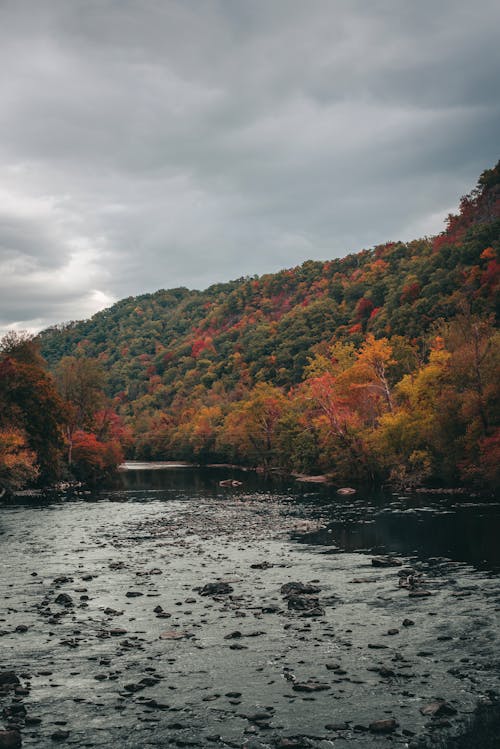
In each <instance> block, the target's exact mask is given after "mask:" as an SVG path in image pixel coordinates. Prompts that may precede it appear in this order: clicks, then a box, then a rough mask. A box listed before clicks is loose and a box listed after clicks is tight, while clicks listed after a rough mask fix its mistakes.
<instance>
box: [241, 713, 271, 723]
mask: <svg viewBox="0 0 500 749" xmlns="http://www.w3.org/2000/svg"><path fill="white" fill-rule="evenodd" d="M245 717H246V719H247V720H249V721H251V722H252V723H255V722H256V721H259V720H260V721H262V720H272V718H273V716H272V715H271V713H268V712H264V711H262V712H257V713H250V714H249V715H246V716H245Z"/></svg>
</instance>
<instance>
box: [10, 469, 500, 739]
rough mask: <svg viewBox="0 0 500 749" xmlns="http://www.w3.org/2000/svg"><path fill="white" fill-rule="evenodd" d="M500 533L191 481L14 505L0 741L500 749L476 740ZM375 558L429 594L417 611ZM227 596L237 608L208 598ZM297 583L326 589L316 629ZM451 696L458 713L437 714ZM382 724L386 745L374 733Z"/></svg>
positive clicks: (473, 511)
mask: <svg viewBox="0 0 500 749" xmlns="http://www.w3.org/2000/svg"><path fill="white" fill-rule="evenodd" d="M226 478H234V479H237V480H239V481H242V485H241V486H238V487H236V488H225V487H221V486H220V485H219V482H220V481H221V480H223V479H226ZM499 518H500V510H499V506H498V505H497V504H494V503H489V504H487V503H481V502H480V501H479V500H477V498H469V500H467V501H465V500H464V499H463V498H461V501H460V502H457V501H456V499H453V498H450V497H445V498H443V497H439V498H436V497H424V496H417V497H400V498H398V497H396V496H385V497H384V496H381V495H377V496H368V495H363V494H358V495H355V496H354V498H353V497H340V496H338V495H336V494H335V493H332V491H331V490H328V489H325V488H324V487H316V486H314V487H311V486H309V485H303V486H302V487H301V486H300V485H297V484H295V483H294V482H292V481H290V480H285V479H281V478H275V479H274V480H272V481H269V480H266V479H265V478H263V477H261V476H258V475H256V474H254V473H250V472H248V473H241V472H236V471H231V470H229V469H205V470H200V469H192V468H189V467H175V468H174V467H171V468H168V469H164V470H154V471H149V470H146V469H143V470H134V471H128V472H125V473H121V474H120V476H119V478H118V480H117V482H116V483H115V485H114V486H113V487H111V488H109V489H106V490H101V491H98V492H93V493H90V494H83V495H80V496H74V495H73V496H71V495H64V494H62V495H60V496H57V497H54V498H53V500H52V501H50V502H48V503H47V502H45V503H42V502H37V501H36V500H35V501H32V500H31V501H28V500H27V499H26V500H22V501H18V502H17V503H14V504H12V505H9V506H5V507H3V508H2V510H1V512H0V544H1V546H0V562H1V564H2V578H1V588H2V590H1V593H2V600H3V602H4V605H3V610H2V613H1V614H0V635H1V636H0V658H1V665H0V671H1V670H2V669H13V670H14V671H15V672H16V674H17V676H18V677H19V681H20V685H19V686H20V687H21V691H20V693H19V694H17V695H16V694H15V693H14V692H13V690H12V689H9V690H8V691H7V690H5V692H6V693H5V694H4V697H3V698H1V697H0V702H1V705H2V708H3V709H4V725H6V726H8V725H11V724H17V725H18V726H19V727H20V729H21V732H22V736H23V746H25V747H28V746H33V747H35V746H39V747H46V746H50V745H52V741H53V739H52V738H51V737H52V736H53V735H57V731H62V732H68V735H67V737H66V738H64V739H63V738H62V735H60V737H59V738H60V740H64V742H65V743H67V744H68V745H72V746H76V747H85V746H104V745H106V746H108V747H111V748H112V749H114V748H115V747H116V749H118V747H120V749H121V748H122V747H130V748H135V747H137V748H139V747H141V749H142V747H146V748H148V747H165V746H191V745H193V746H214V747H224V746H234V747H240V746H248V747H249V749H251V747H254V749H258V747H266V746H270V747H279V746H287V745H288V746H290V745H295V746H312V747H321V749H325V747H328V746H333V747H334V748H335V749H339V747H340V749H342V748H344V749H345V748H346V747H355V749H361V747H363V748H364V747H371V746H372V745H373V746H379V745H383V746H386V745H387V742H389V743H390V744H392V745H395V746H412V747H417V746H418V747H424V746H425V747H440V746H452V744H451V743H450V742H452V741H453V740H454V737H457V736H460V735H463V734H464V733H465V732H466V730H467V727H468V726H469V725H472V728H471V729H470V730H472V731H473V733H474V734H475V736H476V737H477V741H480V742H481V743H480V745H481V746H482V747H488V746H490V747H493V746H496V744H494V743H491V742H492V741H494V740H495V739H494V738H492V736H491V735H490V736H489V737H488V736H487V735H486V734H485V735H482V734H481V738H480V739H479V736H480V733H481V730H482V728H481V726H482V725H483V724H484V725H485V724H486V723H488V720H486V718H484V719H483V718H482V717H481V716H482V715H484V712H480V713H478V714H477V715H478V717H477V720H476V723H475V724H474V723H473V720H474V716H475V715H476V709H477V706H478V704H481V705H482V707H481V710H482V711H484V710H486V711H489V712H488V716H489V715H490V714H491V710H492V707H491V704H490V703H492V702H493V703H494V702H495V700H494V696H493V692H495V691H497V690H498V688H499V686H500V684H499V680H500V676H499V669H498V642H499V635H500V627H499V624H498V611H500V585H499V579H498V571H499V549H498V548H497V545H496V543H495V540H496V538H498V530H499ZM375 554H394V555H397V556H398V558H399V559H400V560H401V562H402V563H404V565H407V566H411V567H412V568H414V570H415V573H414V579H415V580H416V582H417V584H418V590H426V591H428V592H429V593H430V594H431V595H429V596H428V597H422V598H412V597H410V596H409V591H408V589H407V588H405V587H400V585H399V577H398V572H399V571H400V568H398V567H389V568H375V567H373V566H372V562H371V559H372V557H373V555H375ZM256 565H257V566H256ZM220 581H224V582H226V583H228V584H229V585H230V586H231V588H232V592H231V593H230V594H222V595H219V596H215V597H214V596H203V595H201V594H200V593H201V590H200V589H201V588H202V587H203V586H204V585H206V584H207V583H213V582H220ZM291 581H301V582H303V583H309V584H313V585H314V586H315V587H317V588H320V591H319V592H318V593H317V594H313V595H311V596H310V597H311V598H314V597H316V598H317V599H318V602H317V603H318V606H317V608H318V609H319V610H318V611H317V612H316V613H317V616H312V617H310V616H307V614H308V613H310V609H309V610H307V609H305V610H304V609H302V610H300V609H299V610H295V609H289V608H288V602H287V599H286V598H284V596H283V594H282V593H281V592H280V591H281V587H282V585H283V584H285V583H287V582H291ZM312 581H315V582H312ZM61 593H63V594H66V595H67V596H69V597H70V599H71V605H68V606H67V607H66V606H64V605H63V604H62V603H57V600H58V596H59V595H60V594H61ZM306 598H307V596H306ZM158 607H160V608H158ZM304 614H306V616H304ZM169 615H170V616H169ZM404 620H411V621H412V622H414V623H413V624H412V625H409V626H403V621H404ZM24 630H25V631H24ZM389 632H391V633H392V634H389ZM235 633H239V635H238V634H235ZM316 688H317V689H316ZM0 689H1V687H0ZM24 689H26V690H27V692H26V693H23V690H24ZM304 689H309V690H311V691H303V690H304ZM18 692H19V687H18ZM437 698H443V699H445V700H446V701H447V702H448V703H449V704H450V705H451V707H452V708H453V710H456V711H457V712H456V714H453V715H450V716H446V717H445V718H438V717H436V718H434V719H433V718H430V717H429V716H424V715H422V713H421V711H420V708H422V707H424V706H425V705H428V704H430V703H432V702H433V701H435V700H436V699H437ZM16 700H17V701H16ZM16 705H21V706H22V707H23V708H25V709H26V716H27V720H26V718H25V716H24V715H23V714H22V713H23V710H22V709H20V708H16ZM13 706H14V710H13V709H12V708H13ZM16 710H17V712H16ZM259 715H260V716H261V717H260V718H258V717H256V716H259ZM387 718H394V720H395V721H397V727H396V728H395V730H394V731H393V732H391V733H390V734H388V736H383V737H382V738H381V737H379V736H378V735H377V734H375V733H373V732H371V731H370V730H369V726H370V724H372V723H373V722H374V721H377V720H381V719H387ZM33 719H35V720H36V719H40V721H41V722H40V723H39V724H37V723H35V722H34V721H33ZM478 721H479V722H478ZM492 725H493V724H492ZM488 731H489V733H490V734H492V733H494V729H493V728H491V729H488ZM488 731H487V732H486V733H488ZM469 735H470V733H469ZM287 741H288V744H287V743H286V742H287ZM471 741H476V739H471ZM252 742H253V743H252ZM293 742H295V744H294V743H293ZM488 742H490V743H488ZM460 746H461V747H463V746H466V744H463V743H462V744H460ZM470 746H471V749H473V747H474V746H475V744H474V743H471V744H470Z"/></svg>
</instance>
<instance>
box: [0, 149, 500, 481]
mask: <svg viewBox="0 0 500 749" xmlns="http://www.w3.org/2000/svg"><path fill="white" fill-rule="evenodd" d="M499 229H500V162H499V163H498V164H497V165H496V166H495V167H494V168H492V169H489V170H486V171H485V172H483V174H482V175H481V177H480V178H479V181H478V183H477V186H476V187H475V188H474V189H473V190H472V192H471V193H469V194H468V195H466V196H464V197H463V198H462V199H461V201H460V205H459V209H458V211H457V213H456V214H450V215H449V216H448V218H447V220H446V225H445V227H444V230H443V231H442V233H441V234H439V235H437V236H434V237H425V238H422V239H417V240H414V241H411V242H406V243H404V242H387V243H386V244H383V245H379V246H376V247H374V248H372V249H369V250H362V251H360V252H357V253H354V254H350V255H348V256H346V257H343V258H339V259H334V260H330V261H324V262H320V261H312V260H309V261H306V262H304V263H303V264H302V265H301V266H299V267H295V268H290V269H287V270H282V271H280V272H279V273H274V274H267V275H263V276H260V277H258V276H254V277H245V278H240V279H237V280H235V281H231V282H229V283H221V284H215V285H213V286H211V287H209V288H208V289H206V290H204V291H191V290H188V289H185V288H177V289H170V290H160V291H157V292H156V293H153V294H144V295H141V296H137V297H129V298H127V299H124V300H122V301H120V302H118V303H117V304H115V305H113V306H112V307H110V308H109V309H105V310H103V311H102V312H99V313H97V314H96V315H94V316H93V317H92V318H91V319H90V320H86V321H80V322H70V323H66V324H64V325H58V326H55V327H53V328H50V329H47V330H45V331H43V332H42V333H41V334H39V335H38V336H37V337H33V336H30V335H27V334H26V335H24V334H15V333H10V334H8V335H7V336H5V337H4V339H3V340H2V342H1V344H0V487H2V490H6V491H16V490H18V489H20V488H23V487H25V486H27V485H32V484H39V485H48V484H50V483H53V482H57V481H61V480H77V481H84V482H96V481H99V480H101V479H102V478H104V477H105V476H106V475H107V474H109V473H110V472H113V471H114V470H115V469H116V467H117V465H119V463H120V462H121V461H122V460H123V459H124V457H128V458H131V459H163V460H167V459H185V460H189V461H193V462H196V463H201V464H205V463H213V462H230V463H237V464H239V465H245V466H251V467H260V468H263V469H266V470H273V469H280V470H283V471H289V472H297V473H301V474H324V475H327V476H328V477H329V478H330V479H331V480H332V481H333V482H338V483H344V482H349V483H355V482H359V483H375V484H378V483H384V482H389V483H391V484H392V485H394V486H399V487H403V488H413V487H416V486H420V485H424V486H425V485H430V484H432V485H436V484H438V485H440V486H442V485H450V486H454V485H457V484H466V485H475V486H480V487H484V488H487V489H492V488H495V487H498V485H499V483H500V469H499V466H500V427H499V397H498V395H499V381H500V378H499V371H500V370H499V363H500V346H499V342H500V334H499V331H498V290H499V269H500V263H499V258H498V255H499V252H500V232H499Z"/></svg>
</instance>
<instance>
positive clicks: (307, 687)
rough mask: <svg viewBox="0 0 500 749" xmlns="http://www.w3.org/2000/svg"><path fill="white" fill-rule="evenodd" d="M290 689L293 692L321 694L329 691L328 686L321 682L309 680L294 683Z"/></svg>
mask: <svg viewBox="0 0 500 749" xmlns="http://www.w3.org/2000/svg"><path fill="white" fill-rule="evenodd" d="M292 689H293V690H294V691H295V692H323V691H325V690H326V689H330V685H329V684H324V683H323V682H321V681H315V680H314V679H310V680H309V681H297V682H295V684H294V685H293V687H292Z"/></svg>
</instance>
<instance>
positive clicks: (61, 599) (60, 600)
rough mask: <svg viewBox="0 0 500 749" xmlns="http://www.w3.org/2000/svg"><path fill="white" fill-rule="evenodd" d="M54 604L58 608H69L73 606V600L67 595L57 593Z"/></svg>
mask: <svg viewBox="0 0 500 749" xmlns="http://www.w3.org/2000/svg"><path fill="white" fill-rule="evenodd" d="M55 603H57V604H58V605H59V606H65V607H66V608H70V607H71V606H73V599H72V598H71V596H69V595H68V594H67V593H59V595H58V596H57V598H56V600H55Z"/></svg>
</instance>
